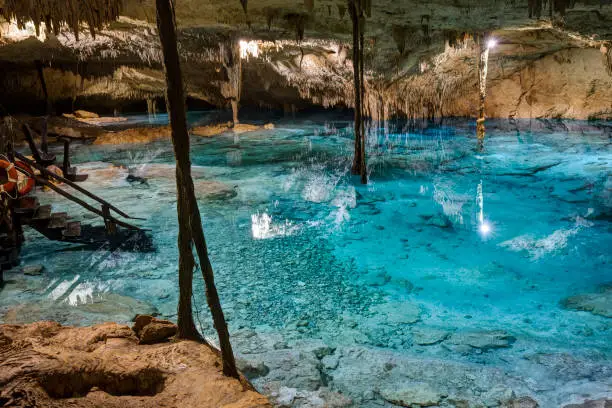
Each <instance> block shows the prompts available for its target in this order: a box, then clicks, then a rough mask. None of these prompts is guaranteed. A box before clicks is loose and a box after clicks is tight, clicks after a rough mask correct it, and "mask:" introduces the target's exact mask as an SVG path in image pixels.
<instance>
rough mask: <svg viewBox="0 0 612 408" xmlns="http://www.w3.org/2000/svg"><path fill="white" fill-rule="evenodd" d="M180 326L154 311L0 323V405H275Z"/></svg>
mask: <svg viewBox="0 0 612 408" xmlns="http://www.w3.org/2000/svg"><path fill="white" fill-rule="evenodd" d="M175 333H176V326H175V325H174V324H172V323H171V322H168V321H163V320H157V319H155V318H152V317H151V316H138V317H137V319H136V323H135V325H134V327H133V328H130V327H128V326H125V325H120V324H116V323H104V324H100V325H95V326H90V327H79V328H76V327H64V326H61V325H60V324H59V323H55V322H45V321H42V322H36V323H32V324H28V325H0V368H1V369H0V406H3V407H26V406H27V407H65V406H71V407H100V406H104V407H125V406H126V405H129V406H130V407H161V406H164V407H194V408H196V407H201V408H220V407H226V408H247V407H248V408H255V407H262V408H265V407H271V405H270V403H269V401H268V400H267V398H265V397H264V396H262V395H260V394H258V393H257V392H255V391H254V390H252V387H251V386H250V384H249V383H248V382H247V381H246V380H242V381H238V380H235V379H232V378H228V377H224V376H223V375H222V373H221V362H220V358H219V356H218V354H217V352H216V351H215V350H214V349H212V348H211V347H210V346H208V345H204V344H200V343H196V342H193V341H173V340H172V339H171V336H173V335H174V334H175Z"/></svg>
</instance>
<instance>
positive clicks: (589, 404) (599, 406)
mask: <svg viewBox="0 0 612 408" xmlns="http://www.w3.org/2000/svg"><path fill="white" fill-rule="evenodd" d="M610 407H612V398H601V399H598V400H586V401H584V402H583V403H582V404H569V405H565V406H564V407H563V408H610Z"/></svg>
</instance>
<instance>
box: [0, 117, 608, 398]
mask: <svg viewBox="0 0 612 408" xmlns="http://www.w3.org/2000/svg"><path fill="white" fill-rule="evenodd" d="M140 119H142V118H138V117H137V118H132V119H131V120H132V121H133V122H137V121H139V120H140ZM192 119H193V120H194V121H197V120H203V119H202V118H201V117H199V116H197V115H194V118H192ZM311 119H312V120H279V121H277V124H276V128H275V129H274V130H260V131H255V132H250V133H244V134H241V135H234V134H232V133H228V134H224V135H221V136H218V137H214V138H198V137H194V138H193V139H192V143H193V144H192V158H193V165H194V170H193V171H194V179H195V183H196V192H197V195H198V197H199V202H200V210H201V212H202V216H203V220H204V227H205V233H206V237H207V240H208V243H209V247H210V257H211V261H212V263H213V267H214V269H215V273H216V278H217V284H218V289H219V292H220V295H221V300H222V302H223V305H224V308H225V313H226V316H227V318H228V321H229V326H230V331H231V332H232V335H233V338H234V345H235V348H236V352H237V353H238V354H239V355H240V356H241V358H242V359H244V362H243V363H242V364H246V367H251V368H252V366H253V367H255V366H256V365H257V364H259V363H261V362H263V364H265V366H266V367H267V370H261V369H260V370H256V369H253V370H251V371H252V373H251V376H252V378H253V381H254V383H255V385H256V386H257V387H258V388H259V389H260V390H261V391H262V392H264V393H266V394H268V395H271V396H272V397H273V399H274V400H275V401H278V403H279V405H282V404H283V403H284V404H285V405H289V406H313V407H314V406H364V407H368V406H372V407H374V406H393V405H391V403H392V402H393V401H396V403H397V395H396V394H397V392H398V390H404V391H405V393H404V394H403V395H404V397H406V395H411V394H410V392H411V391H410V390H412V389H413V388H415V387H416V388H419V389H426V390H429V391H430V394H431V395H433V397H432V396H428V398H430V399H432V401H433V402H435V401H437V403H439V404H442V405H444V404H446V406H462V405H460V402H461V401H466V403H468V404H471V405H469V406H478V404H482V405H484V406H496V405H495V404H498V405H499V404H501V403H503V402H504V401H506V400H508V399H511V398H513V396H516V397H520V396H529V397H531V398H533V399H534V400H536V401H538V402H539V404H540V406H543V407H549V406H550V407H553V406H560V405H563V404H565V403H570V402H575V401H582V400H584V399H585V398H597V397H602V396H610V397H612V391H611V390H612V380H611V378H612V321H611V320H610V316H611V315H610V311H611V309H612V305H611V304H610V302H611V300H612V296H611V295H610V289H609V285H610V283H611V282H612V266H611V260H612V259H611V257H612V255H611V252H610V250H609V248H611V247H612V233H611V232H612V231H611V224H610V220H611V219H612V148H611V139H610V129H611V125H610V124H609V123H607V124H606V123H599V124H596V125H593V124H587V123H582V122H566V123H565V124H564V125H560V124H555V123H552V124H551V123H542V122H534V123H531V124H529V123H520V124H518V125H513V124H508V123H504V122H498V123H495V122H492V123H491V124H490V126H489V133H488V137H487V140H486V143H485V150H484V151H483V152H476V151H475V150H474V147H475V144H476V143H475V140H474V138H473V137H472V135H473V133H474V131H473V128H472V127H471V126H470V124H469V123H467V122H461V121H456V122H453V123H451V124H448V125H435V126H434V125H432V126H430V127H427V128H418V129H410V128H409V127H405V126H403V125H402V124H399V123H394V124H387V125H386V126H385V127H380V128H371V129H370V135H369V141H368V148H369V158H368V159H369V170H370V183H369V184H368V185H365V186H364V185H361V184H359V180H358V179H356V178H353V177H351V176H350V174H349V170H350V164H351V154H352V152H351V149H352V144H353V141H352V131H351V123H350V122H349V121H348V120H346V119H345V118H342V117H335V118H331V117H326V116H316V117H313V118H311ZM158 120H161V121H162V122H163V118H162V119H158ZM517 126H518V127H517ZM530 129H531V130H530ZM74 161H75V162H76V163H78V166H79V168H80V170H81V171H83V172H86V173H89V174H90V179H89V180H88V181H87V182H85V183H83V186H84V187H86V188H89V189H91V190H92V191H94V192H95V193H98V194H100V195H102V196H104V197H105V198H107V199H109V200H110V201H112V202H113V203H115V204H116V205H117V206H119V207H120V208H122V209H124V210H125V211H127V212H128V213H130V215H133V216H139V217H145V218H146V219H147V220H146V221H144V222H142V223H141V225H142V226H144V227H147V228H150V229H151V234H152V235H153V238H154V242H155V245H156V247H157V251H156V252H154V253H146V254H139V253H125V252H113V253H109V252H107V251H105V250H104V249H103V248H102V249H100V250H99V251H93V252H92V251H84V250H80V249H78V248H77V249H75V248H72V247H70V246H66V245H64V244H59V243H53V242H47V241H46V240H44V239H43V238H42V237H41V236H39V235H38V234H37V233H36V232H34V231H26V237H27V241H28V242H27V244H26V246H25V247H24V250H23V253H22V259H23V264H25V265H29V264H42V265H44V266H45V271H44V273H43V274H42V275H40V276H24V275H23V274H21V273H20V271H19V270H14V271H11V272H9V273H7V274H6V279H8V280H9V282H8V284H7V285H5V287H4V289H3V290H2V296H0V314H1V315H3V316H4V317H3V318H2V319H3V320H4V321H31V320H37V319H41V318H45V319H55V320H59V321H60V322H62V323H65V324H90V323H95V322H102V321H106V320H119V321H122V320H123V321H127V320H129V319H131V317H132V316H133V314H134V313H136V312H139V311H142V310H149V311H156V312H158V313H160V314H161V315H162V316H164V317H167V318H171V319H172V318H174V317H175V315H176V311H175V309H176V302H177V289H176V282H177V278H176V258H177V251H176V248H175V247H176V245H175V242H176V239H177V227H176V199H175V195H174V194H175V193H174V191H175V190H174V178H173V177H174V170H173V167H172V163H173V155H172V147H171V145H170V143H169V142H156V143H151V144H147V145H133V146H131V145H123V146H82V147H79V149H78V151H77V152H76V157H75V160H74ZM129 173H131V174H135V175H139V176H141V177H145V178H146V179H147V184H130V183H129V182H127V181H126V180H125V177H126V176H127V174H129ZM38 195H39V197H40V200H41V201H42V202H49V203H52V204H53V206H54V210H55V211H60V210H61V211H67V212H68V213H69V214H71V215H73V216H74V217H75V218H76V219H80V220H83V221H84V222H89V223H95V222H99V221H98V220H95V219H90V218H89V217H88V216H87V215H86V214H84V213H82V212H81V210H80V209H79V208H77V207H76V206H74V205H72V204H70V203H67V202H66V201H64V200H62V199H61V198H60V197H58V196H56V195H55V194H54V193H51V192H40V193H38ZM196 278H197V279H196V293H195V296H194V301H195V303H196V305H197V309H198V316H197V318H198V321H199V324H200V325H201V328H202V330H203V331H204V332H205V333H206V334H207V335H208V336H210V337H211V338H213V339H214V331H213V330H212V326H211V322H210V317H209V316H208V315H207V313H206V311H205V309H206V306H205V298H204V294H203V288H202V284H201V279H200V277H199V275H198V274H197V273H196ZM606 291H607V292H606ZM576 295H585V296H587V297H588V299H593V298H595V299H596V302H597V308H596V310H594V311H593V313H591V312H589V311H579V310H576V308H581V307H582V308H585V305H584V303H585V302H584V299H585V297H584V296H583V297H582V298H579V299H578V301H577V302H567V301H564V299H567V298H568V297H572V296H576ZM575 299H576V298H574V300H575ZM581 302H582V303H581ZM576 303H579V306H576ZM587 303H588V302H587ZM586 308H587V309H589V305H587V307H586ZM313 356H314V357H313ZM247 371H249V370H247ZM251 371H249V372H251ZM266 371H267V372H266ZM264 374H265V375H264ZM411 387H412V388H411ZM394 393H395V394H394ZM406 393H407V394H406ZM421 397H422V396H420V397H419V396H414V395H412V396H411V397H410V398H413V399H414V401H417V400H418V399H419V398H421ZM406 398H407V397H406ZM423 398H424V397H423ZM338 401H339V402H338ZM332 402H333V403H334V404H335V403H337V404H339V405H333V403H332ZM317 404H319V405H317ZM321 404H323V405H321ZM325 404H327V405H325ZM342 404H344V405H342ZM429 405H431V404H429Z"/></svg>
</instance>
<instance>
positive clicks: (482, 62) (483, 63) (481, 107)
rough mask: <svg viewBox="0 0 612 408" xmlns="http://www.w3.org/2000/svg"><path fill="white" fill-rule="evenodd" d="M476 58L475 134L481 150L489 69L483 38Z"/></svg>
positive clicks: (487, 49) (487, 48)
mask: <svg viewBox="0 0 612 408" xmlns="http://www.w3.org/2000/svg"><path fill="white" fill-rule="evenodd" d="M479 46H480V48H479V51H480V52H479V58H478V96H479V99H478V120H477V122H476V133H477V136H478V148H479V150H482V148H483V145H484V137H485V101H486V97H487V72H488V69H489V47H488V46H487V44H486V41H485V38H484V36H483V37H481V38H480V44H479Z"/></svg>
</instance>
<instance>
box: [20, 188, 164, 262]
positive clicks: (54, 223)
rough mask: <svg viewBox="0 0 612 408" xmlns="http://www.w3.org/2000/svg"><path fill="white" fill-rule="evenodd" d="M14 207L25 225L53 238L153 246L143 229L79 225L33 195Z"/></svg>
mask: <svg viewBox="0 0 612 408" xmlns="http://www.w3.org/2000/svg"><path fill="white" fill-rule="evenodd" d="M14 211H15V214H16V215H17V216H18V217H19V220H20V223H21V225H28V226H30V227H32V228H33V229H35V230H36V231H38V232H39V233H40V234H42V235H43V236H45V237H46V238H48V239H50V240H53V241H61V242H67V243H73V244H81V245H82V246H83V247H85V248H88V249H99V248H101V247H107V248H108V249H119V248H121V249H123V250H131V251H139V252H149V251H153V250H154V248H153V243H152V241H151V238H150V237H149V236H148V235H147V234H146V232H145V231H143V230H140V229H125V228H121V229H120V228H117V229H115V231H114V234H112V235H110V234H108V230H107V228H106V226H105V225H99V226H97V225H82V224H81V223H80V222H79V221H73V220H71V219H70V218H69V217H68V214H67V213H65V212H52V210H51V206H50V205H40V204H39V202H38V199H37V198H36V197H23V198H20V199H19V200H18V201H17V203H16V205H15V207H14Z"/></svg>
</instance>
